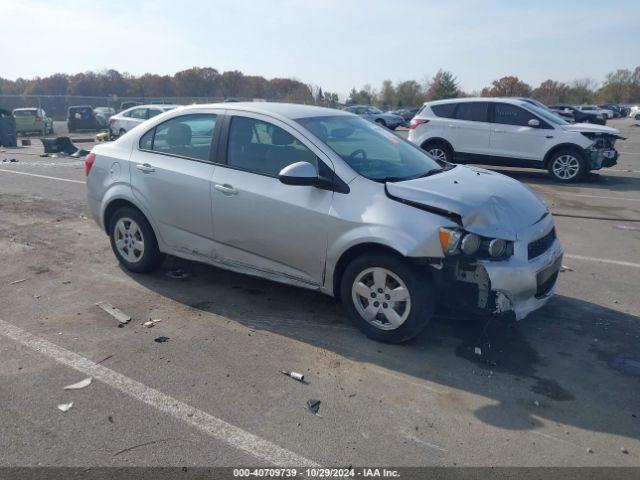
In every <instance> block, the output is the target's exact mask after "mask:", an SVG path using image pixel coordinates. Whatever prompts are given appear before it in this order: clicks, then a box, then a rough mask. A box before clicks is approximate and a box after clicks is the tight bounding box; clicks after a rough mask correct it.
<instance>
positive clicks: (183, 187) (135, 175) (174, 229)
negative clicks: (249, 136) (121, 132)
mask: <svg viewBox="0 0 640 480" xmlns="http://www.w3.org/2000/svg"><path fill="white" fill-rule="evenodd" d="M215 125H216V115H215V114H213V113H207V114H189V115H182V116H179V117H174V118H171V119H170V120H167V121H166V122H163V123H160V124H158V125H157V126H156V127H155V128H154V129H152V130H150V131H149V132H147V133H146V134H145V135H143V136H142V138H141V139H140V145H139V149H137V148H135V147H134V152H133V153H132V156H131V166H130V168H131V186H132V189H133V193H134V195H135V196H136V198H137V199H138V201H139V202H140V203H141V205H142V206H143V207H144V208H145V209H146V210H147V212H148V213H149V214H150V216H151V218H152V220H153V223H154V224H155V226H156V228H157V229H158V233H159V235H160V236H161V238H162V240H163V241H164V242H165V243H166V244H167V245H168V246H169V247H171V248H173V249H176V250H180V251H183V252H184V253H191V254H195V255H197V254H203V255H206V256H213V255H214V249H213V248H212V245H213V242H212V237H213V230H212V226H211V179H212V177H213V172H214V169H215V166H214V164H213V163H212V160H214V159H213V158H212V156H211V154H210V151H211V144H212V140H213V138H214V131H215Z"/></svg>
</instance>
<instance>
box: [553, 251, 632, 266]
mask: <svg viewBox="0 0 640 480" xmlns="http://www.w3.org/2000/svg"><path fill="white" fill-rule="evenodd" d="M564 258H573V259H575V260H585V261H588V262H598V263H609V264H611V265H620V266H622V267H632V268H640V263H633V262H623V261H621V260H609V259H607V258H597V257H584V256H582V255H571V254H568V253H565V255H564Z"/></svg>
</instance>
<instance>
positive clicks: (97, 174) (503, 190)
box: [86, 103, 563, 342]
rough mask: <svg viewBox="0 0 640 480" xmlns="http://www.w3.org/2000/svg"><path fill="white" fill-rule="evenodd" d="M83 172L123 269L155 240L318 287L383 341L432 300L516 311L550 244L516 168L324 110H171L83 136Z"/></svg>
mask: <svg viewBox="0 0 640 480" xmlns="http://www.w3.org/2000/svg"><path fill="white" fill-rule="evenodd" d="M86 170H87V175H88V179H87V186H88V202H89V206H90V209H91V212H92V214H93V216H94V217H95V219H96V221H97V222H98V224H99V225H100V226H101V227H102V228H104V230H105V231H106V233H107V234H108V235H109V238H110V241H111V246H112V249H113V251H114V253H115V256H116V258H117V259H118V261H119V262H120V263H121V264H122V265H123V266H124V267H125V268H126V269H128V270H131V271H134V272H150V271H153V270H154V269H157V268H158V267H159V266H160V265H161V263H162V260H163V258H164V256H165V254H170V255H175V256H178V257H182V258H186V259H190V260H195V261H199V262H204V263H208V264H211V265H215V266H218V267H221V268H225V269H229V270H233V271H237V272H242V273H246V274H251V275H256V276H260V277H265V278H268V279H271V280H275V281H279V282H283V283H288V284H291V285H296V286H299V287H304V288H310V289H315V290H319V291H321V292H324V293H326V294H328V295H332V296H335V297H338V298H340V299H341V301H342V302H343V304H344V307H345V310H346V312H347V314H348V316H349V317H350V318H351V319H352V321H353V322H354V323H355V325H356V326H357V327H358V328H360V329H361V330H363V331H364V332H365V333H366V334H367V335H369V336H370V337H372V338H374V339H377V340H382V341H387V342H403V341H406V340H408V339H410V338H412V337H414V336H415V335H417V334H418V333H419V332H420V331H421V330H422V329H423V328H424V327H425V325H426V324H427V323H428V322H429V319H430V318H431V316H432V314H433V312H434V310H435V308H436V307H437V306H438V305H439V304H441V303H443V302H447V303H449V304H451V305H453V306H455V307H456V308H464V309H466V310H471V311H475V312H483V313H490V314H496V315H512V316H515V317H516V318H518V319H521V318H524V317H525V316H526V315H527V314H529V313H530V312H532V311H534V310H536V309H538V308H540V307H541V306H543V305H544V304H545V303H546V302H547V301H548V300H549V298H550V297H551V296H552V294H553V292H554V287H555V282H556V279H557V276H558V271H559V268H560V262H561V258H562V253H563V252H562V248H561V246H560V243H559V241H558V239H557V238H556V235H555V229H554V225H553V220H552V217H551V215H549V213H548V209H547V207H546V206H545V204H544V203H543V202H542V200H540V198H539V197H538V196H537V195H536V194H534V193H533V192H532V191H531V190H529V189H528V188H526V187H524V186H523V185H522V184H520V183H519V182H517V181H516V180H513V179H511V178H508V177H506V176H503V175H500V174H497V173H494V172H490V171H487V170H483V169H480V168H472V167H466V166H462V165H452V164H448V163H445V162H441V161H436V160H435V159H433V158H432V157H430V156H429V155H428V154H426V153H425V152H423V151H422V150H420V149H419V148H417V147H415V146H413V145H412V144H410V143H408V142H406V141H404V140H403V139H401V138H399V137H398V136H396V135H395V134H394V133H393V132H390V131H389V130H388V129H386V128H383V127H381V126H379V125H376V124H374V123H372V122H369V121H366V120H364V119H362V118H359V117H358V116H356V115H353V114H350V113H347V112H341V111H337V110H332V109H325V108H318V107H310V106H303V105H290V104H278V103H260V104H256V103H235V104H229V103H227V104H214V105H193V106H189V107H183V108H176V109H174V110H171V111H169V112H166V113H163V114H161V115H158V116H157V117H155V118H153V119H151V120H149V121H148V122H145V123H143V124H141V125H139V126H137V127H135V128H133V129H132V130H131V131H130V132H128V133H127V134H126V135H123V136H122V137H121V138H119V139H118V140H117V141H115V142H111V143H108V144H104V145H98V146H96V147H95V148H94V150H93V151H92V153H91V154H90V155H88V156H87V159H86Z"/></svg>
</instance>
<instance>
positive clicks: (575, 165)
mask: <svg viewBox="0 0 640 480" xmlns="http://www.w3.org/2000/svg"><path fill="white" fill-rule="evenodd" d="M552 169H553V174H554V175H555V176H556V177H558V178H560V179H562V180H570V179H572V178H574V177H575V176H576V175H578V172H579V171H580V162H579V161H578V159H577V158H576V157H574V156H573V155H560V156H559V157H557V158H556V159H555V160H554V161H553V165H552Z"/></svg>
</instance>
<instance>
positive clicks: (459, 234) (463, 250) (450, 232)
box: [438, 227, 513, 260]
mask: <svg viewBox="0 0 640 480" xmlns="http://www.w3.org/2000/svg"><path fill="white" fill-rule="evenodd" d="M438 238H439V239H440V246H441V247H442V251H443V252H444V254H445V255H449V256H451V255H463V256H467V257H474V258H480V259H482V258H484V259H490V260H505V259H507V258H509V257H510V256H511V255H513V242H509V241H507V240H504V239H502V238H489V237H483V236H480V235H477V234H475V233H470V232H465V231H464V230H461V229H459V228H444V227H443V228H441V229H440V230H439V231H438Z"/></svg>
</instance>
